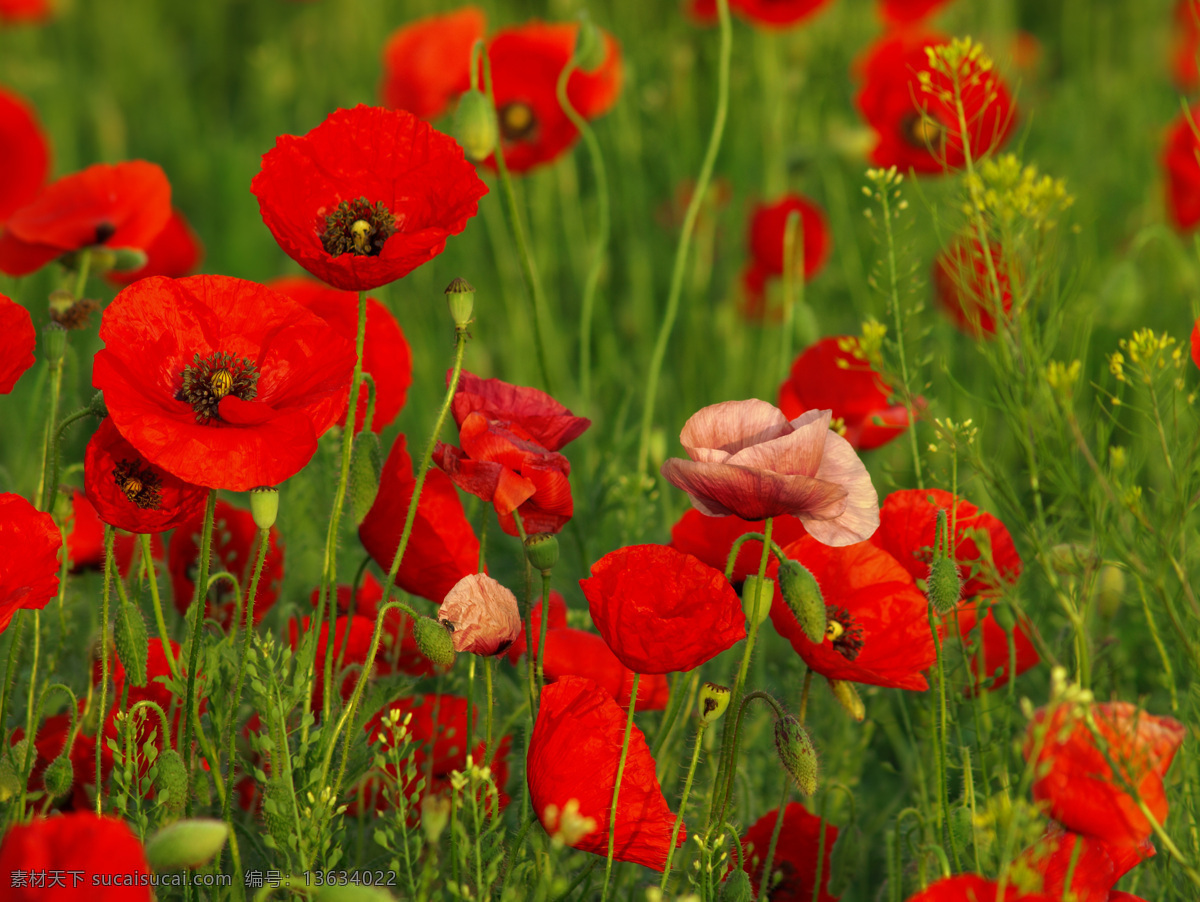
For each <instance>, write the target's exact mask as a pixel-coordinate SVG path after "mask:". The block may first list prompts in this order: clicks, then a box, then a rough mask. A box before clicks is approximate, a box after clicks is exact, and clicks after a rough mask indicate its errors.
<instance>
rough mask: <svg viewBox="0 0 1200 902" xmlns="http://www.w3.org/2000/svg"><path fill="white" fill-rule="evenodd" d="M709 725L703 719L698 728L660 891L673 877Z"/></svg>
mask: <svg viewBox="0 0 1200 902" xmlns="http://www.w3.org/2000/svg"><path fill="white" fill-rule="evenodd" d="M707 726H708V724H706V723H704V722H703V721H701V722H700V727H699V729H697V730H696V742H695V744H694V745H693V746H692V763H691V764H689V765H688V772H687V779H686V780H685V781H684V783H683V795H682V796H681V797H680V799H679V814H677V815H676V816H675V826H674V827H673V828H672V829H671V841H670V842H669V843H667V864H666V867H664V868H663V875H662V881H661V882H660V883H659V884H658V889H659V891H660V892H662V893H664V894H665V893H666V891H667V881H668V880H670V879H671V860H672V859H673V858H674V857H675V843H676V841H677V840H678V839H679V826H680V825H681V824H682V823H683V813H684V811H686V810H687V801H688V794H689V793H690V792H691V791H692V779H693V778H694V777H695V776H696V764H697V762H698V761H699V760H700V741H701V740H702V739H703V738H704V728H705V727H707Z"/></svg>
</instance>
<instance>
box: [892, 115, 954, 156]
mask: <svg viewBox="0 0 1200 902" xmlns="http://www.w3.org/2000/svg"><path fill="white" fill-rule="evenodd" d="M945 131H946V130H945V129H944V128H943V127H942V124H941V123H940V122H938V121H937V120H936V119H934V118H933V117H932V116H923V115H921V114H920V113H910V114H909V115H907V116H905V117H904V119H902V120H901V122H900V134H901V136H902V137H903V138H904V140H905V141H906V142H908V144H910V145H911V146H913V147H915V148H917V149H918V150H929V149H930V148H936V147H939V146H940V145H941V143H942V137H943V136H944V134H945Z"/></svg>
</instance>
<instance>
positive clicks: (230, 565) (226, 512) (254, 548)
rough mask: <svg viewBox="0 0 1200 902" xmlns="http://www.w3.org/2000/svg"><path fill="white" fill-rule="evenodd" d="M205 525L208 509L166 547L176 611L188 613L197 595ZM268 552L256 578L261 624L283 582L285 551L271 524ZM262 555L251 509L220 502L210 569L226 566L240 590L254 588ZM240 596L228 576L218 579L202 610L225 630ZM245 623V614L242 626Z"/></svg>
mask: <svg viewBox="0 0 1200 902" xmlns="http://www.w3.org/2000/svg"><path fill="white" fill-rule="evenodd" d="M203 525H204V510H203V509H201V510H199V511H198V512H197V514H196V516H194V517H193V518H192V519H191V520H190V521H189V522H187V523H185V524H184V525H183V526H181V527H179V529H177V530H176V531H175V533H174V534H173V535H172V536H171V544H170V547H169V548H168V549H167V569H168V570H170V572H171V588H172V590H173V592H174V595H175V609H176V610H177V611H179V613H180V614H186V613H187V609H188V607H189V606H190V605H191V603H192V598H193V597H194V596H195V594H196V583H195V579H196V575H197V572H198V569H199V558H200V534H201V531H202V528H203ZM267 535H268V539H267V556H266V558H265V559H264V560H263V568H262V574H261V575H260V576H259V579H258V591H257V592H255V594H254V622H255V623H256V624H258V623H260V622H261V621H262V619H263V617H265V616H266V614H267V611H269V610H271V606H272V605H273V604H275V601H276V599H278V598H279V587H280V586H281V585H282V584H283V549H282V548H280V547H279V531H278V530H277V529H276V528H275V527H274V526H272V527H271V529H270V532H269V533H268V534H267ZM257 554H258V526H257V525H255V523H254V517H253V515H252V514H251V513H250V511H248V510H243V509H242V508H240V507H234V506H233V505H232V504H229V503H228V502H225V501H220V500H218V501H217V508H216V512H215V513H214V515H213V535H212V557H213V567H212V572H213V573H216V572H218V571H220V570H228V571H229V572H230V573H232V574H233V575H234V576H236V577H237V579H238V582H239V583H240V584H241V587H242V591H243V592H247V591H249V589H250V578H251V576H252V575H253V568H254V559H255V556H256V555H257ZM240 603H241V599H238V598H237V597H236V596H235V595H234V593H233V587H232V585H231V584H230V583H229V581H228V580H223V579H222V580H217V582H216V583H214V584H213V587H212V588H211V589H209V592H208V600H207V604H206V606H205V610H204V616H205V617H212V618H214V619H215V620H217V621H218V622H219V623H220V624H221V625H222V626H223V627H225V628H226V629H228V628H229V625H230V623H231V622H232V621H233V615H234V612H235V611H236V610H237V607H238V605H239V604H240ZM244 622H245V617H244V616H243V617H242V618H241V620H240V621H239V626H240V625H241V624H242V623H244Z"/></svg>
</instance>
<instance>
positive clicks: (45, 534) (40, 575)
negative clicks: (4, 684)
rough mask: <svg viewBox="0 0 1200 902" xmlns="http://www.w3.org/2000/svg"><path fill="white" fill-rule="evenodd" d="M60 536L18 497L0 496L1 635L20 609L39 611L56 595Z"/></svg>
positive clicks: (48, 518) (49, 521)
mask: <svg viewBox="0 0 1200 902" xmlns="http://www.w3.org/2000/svg"><path fill="white" fill-rule="evenodd" d="M62 544H63V541H62V533H61V532H59V531H58V524H57V523H55V522H54V518H53V517H52V516H50V515H49V514H45V513H42V512H41V511H39V510H37V508H35V507H34V506H33V505H32V504H30V503H29V502H28V501H26V500H25V499H24V498H22V497H21V496H20V495H14V494H12V493H10V492H5V493H3V494H0V632H3V631H4V630H5V629H7V628H8V624H9V623H10V622H11V621H12V618H13V615H14V614H16V612H17V611H19V610H21V609H22V608H29V609H31V610H35V611H40V610H41V609H42V608H44V607H45V606H46V604H47V603H48V602H49V601H50V599H52V598H54V597H55V596H57V595H58V569H59V564H58V553H59V551H60V550H61V549H62Z"/></svg>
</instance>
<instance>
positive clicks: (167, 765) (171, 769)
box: [154, 749, 187, 820]
mask: <svg viewBox="0 0 1200 902" xmlns="http://www.w3.org/2000/svg"><path fill="white" fill-rule="evenodd" d="M154 766H155V768H156V772H155V774H154V788H155V789H156V790H157V791H158V797H159V799H160V800H161V801H162V803H163V806H164V807H165V808H166V810H167V817H168V818H170V819H171V820H175V819H177V818H179V817H181V816H182V815H183V811H184V808H185V807H186V804H187V766H186V765H185V764H184V763H183V756H182V755H180V754H179V752H177V751H175V749H167V750H166V751H165V752H163V753H162V754H160V755H159V756H158V760H157V761H156V762H154Z"/></svg>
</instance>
